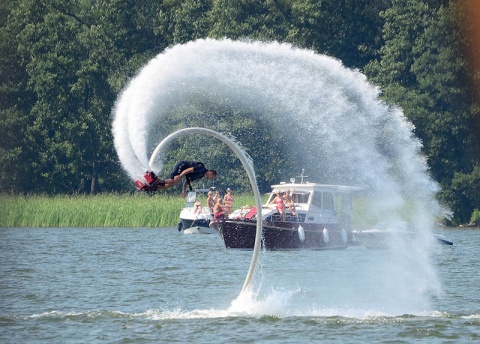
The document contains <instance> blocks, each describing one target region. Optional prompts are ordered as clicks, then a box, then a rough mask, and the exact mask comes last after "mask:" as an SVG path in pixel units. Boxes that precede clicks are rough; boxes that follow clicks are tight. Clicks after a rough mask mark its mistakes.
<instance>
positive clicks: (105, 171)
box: [0, 0, 480, 223]
mask: <svg viewBox="0 0 480 344" xmlns="http://www.w3.org/2000/svg"><path fill="white" fill-rule="evenodd" d="M463 4H464V3H463V2H454V1H447V0H444V1H438V0H392V1H383V0H315V1H313V0H261V1H258V0H255V1H254V0H242V1H225V0H207V1H201V0H185V1H182V0H167V1H151V0H146V1H136V0H72V1H63V0H45V1H38V0H22V1H20V0H11V1H3V2H0V52H1V54H0V134H1V135H0V166H1V170H0V191H4V192H5V191H8V192H15V193H22V192H23V193H26V192H46V193H50V194H56V193H69V194H71V193H76V192H78V193H92V194H95V193H96V192H105V191H122V190H129V189H131V188H132V186H131V184H130V183H129V181H128V180H127V178H126V177H125V175H124V173H123V172H122V170H121V167H120V166H119V165H118V163H117V157H116V154H115V151H114V147H113V140H112V133H111V109H112V107H113V105H114V102H115V99H116V97H117V94H118V92H120V91H121V90H122V89H123V87H124V85H125V84H126V82H128V80H129V79H130V78H131V77H132V76H133V75H135V74H136V73H137V71H138V70H139V68H140V67H141V66H142V65H144V64H145V63H146V62H147V61H148V60H149V59H151V58H152V57H153V56H155V55H156V54H158V53H160V52H162V51H163V50H164V49H166V48H167V47H169V46H172V45H174V44H180V43H185V42H188V41H191V40H195V39H198V38H205V37H212V38H224V37H228V38H231V39H256V40H264V41H272V40H277V41H279V42H289V43H292V44H293V45H296V46H299V47H303V48H309V49H312V50H314V51H316V52H318V53H326V54H329V55H332V56H335V57H337V58H339V59H341V60H342V61H343V63H344V64H345V65H346V66H349V67H355V68H359V69H361V70H364V71H365V73H366V74H367V76H368V77H369V78H370V79H371V80H372V81H374V82H375V83H377V84H378V85H379V86H381V88H382V90H383V97H384V99H385V100H386V101H388V102H391V103H395V104H398V105H399V106H401V107H402V108H403V110H404V113H405V114H406V116H407V117H408V118H409V119H410V120H411V121H412V122H413V124H414V125H415V134H416V135H417V136H418V137H419V138H420V139H421V141H422V143H423V153H424V154H425V156H426V157H427V159H428V164H429V166H430V167H431V173H432V176H433V177H434V178H435V179H436V180H437V181H439V182H440V183H441V185H442V187H443V191H442V193H441V194H440V197H441V199H442V201H444V202H445V203H446V204H447V205H449V206H450V207H451V208H452V210H454V219H453V221H454V222H456V223H462V222H465V221H466V220H468V217H469V216H470V214H471V213H472V212H473V209H478V208H479V204H478V196H477V195H478V194H479V193H478V184H479V183H478V177H477V175H478V168H479V166H480V106H479V104H478V99H476V98H475V94H474V93H473V92H474V90H475V88H474V87H472V85H473V84H474V83H477V84H478V80H480V79H479V75H480V72H479V71H478V70H472V69H469V66H471V64H470V65H469V64H468V63H467V61H466V60H465V58H464V55H463V52H464V51H470V52H472V51H473V50H472V47H475V44H474V43H475V39H476V37H470V36H468V35H464V34H462V33H463V32H465V31H467V32H468V30H469V28H470V27H472V26H475V25H476V23H474V22H473V21H472V19H471V18H470V17H469V16H468V15H465V13H466V12H467V11H466V10H465V8H464V7H462V6H463ZM465 4H468V2H465ZM466 9H467V10H468V8H466ZM462 11H463V12H462ZM459 23H462V24H463V26H464V28H463V29H462V28H460V27H459ZM462 30H465V31H462ZM477 54H478V52H477V51H474V52H473V53H471V55H474V56H477ZM192 101H193V102H195V101H201V100H198V99H192ZM220 105H221V104H210V108H209V110H211V112H210V113H216V112H215V111H216V109H218V108H220ZM181 115H182V114H179V113H177V114H171V116H170V117H169V118H168V119H167V121H168V123H167V124H166V129H167V130H170V131H171V130H175V129H178V128H183V127H186V126H191V125H199V126H207V127H209V128H213V129H216V130H218V131H220V132H224V133H229V134H231V135H233V136H234V137H236V138H237V140H238V141H239V142H240V143H242V142H248V143H249V151H248V152H247V153H249V154H250V155H251V156H252V157H254V162H255V169H256V171H257V175H258V176H261V178H259V183H260V188H261V190H262V191H267V190H269V186H270V184H272V183H276V182H278V181H279V180H281V179H283V180H285V179H286V178H289V177H291V176H289V175H284V173H286V172H289V171H291V170H293V169H294V168H295V167H296V166H303V165H306V163H307V162H306V161H303V160H302V159H305V158H302V156H300V155H299V154H292V152H289V151H288V149H289V145H285V146H281V147H280V146H276V145H275V142H276V141H281V142H288V137H285V136H282V135H284V134H283V133H279V134H278V135H280V137H276V138H275V139H274V138H272V137H271V134H270V131H269V130H267V125H268V124H267V123H262V122H257V121H253V120H252V118H253V116H251V115H252V114H246V113H241V112H240V111H237V110H235V109H232V111H231V112H230V113H226V114H223V117H221V118H220V120H219V121H218V122H212V120H211V119H209V118H208V117H205V116H202V119H198V118H197V117H198V116H193V115H194V114H192V116H191V117H190V120H187V121H185V120H184V119H182V118H184V117H182V116H181ZM217 115H218V111H217ZM307 137H308V136H307ZM194 140H195V145H196V147H198V149H197V150H196V151H192V150H191V149H190V147H191V145H189V143H188V142H186V141H182V140H179V142H177V143H175V145H174V146H172V150H171V151H170V155H169V157H168V161H167V168H170V167H171V165H173V164H174V163H175V162H176V161H178V160H184V159H192V160H203V161H204V162H205V164H206V165H207V166H215V168H217V166H218V169H219V173H220V176H221V178H219V181H218V183H220V184H221V185H228V186H230V187H232V188H235V189H237V190H239V191H240V190H242V188H246V185H247V184H248V183H247V180H246V176H245V173H243V169H242V167H241V165H240V163H239V161H238V160H237V159H236V158H235V157H234V156H233V155H232V154H231V153H230V152H229V150H226V149H225V147H224V146H223V145H219V144H218V142H214V141H212V140H209V139H205V138H200V137H198V138H194ZM305 147H308V142H305ZM259 152H261V154H260V153H259ZM306 153H307V154H304V155H305V156H308V152H306ZM287 157H288V158H287ZM176 191H178V190H170V191H169V193H168V194H170V193H174V192H176Z"/></svg>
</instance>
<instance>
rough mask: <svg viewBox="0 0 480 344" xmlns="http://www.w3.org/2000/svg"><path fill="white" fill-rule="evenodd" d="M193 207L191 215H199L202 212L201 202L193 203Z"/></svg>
mask: <svg viewBox="0 0 480 344" xmlns="http://www.w3.org/2000/svg"><path fill="white" fill-rule="evenodd" d="M193 206H194V207H195V209H194V210H193V213H194V214H196V213H201V212H202V202H200V201H195V203H194V204H193Z"/></svg>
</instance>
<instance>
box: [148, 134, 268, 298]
mask: <svg viewBox="0 0 480 344" xmlns="http://www.w3.org/2000/svg"><path fill="white" fill-rule="evenodd" d="M188 134H206V135H209V136H213V137H215V138H217V139H219V140H220V141H222V142H223V143H225V144H226V145H227V146H228V147H229V148H230V149H231V150H232V151H233V152H234V153H235V155H236V156H237V157H238V158H239V159H240V161H241V162H242V165H243V167H244V168H245V171H246V172H247V175H248V179H249V180H250V185H251V186H252V189H253V194H254V197H255V205H256V206H257V231H256V235H255V245H254V247H253V255H252V260H251V262H250V267H249V269H248V273H247V277H246V278H245V282H244V283H243V287H242V292H244V291H245V290H246V289H247V287H248V285H249V284H250V282H251V280H252V278H253V274H254V271H255V266H256V264H257V260H258V255H259V252H260V246H261V240H262V198H261V197H260V191H259V190H258V186H257V179H256V177H255V171H254V170H253V166H252V165H251V164H250V162H249V161H248V159H247V156H246V155H245V152H244V151H243V150H242V149H240V147H239V146H238V145H237V144H236V143H235V142H233V141H232V140H230V139H229V138H228V137H226V136H225V135H223V134H220V133H218V132H216V131H214V130H211V129H206V128H198V127H194V128H185V129H180V130H177V131H175V132H173V133H172V134H170V135H168V136H167V137H165V138H164V139H163V140H162V142H160V143H159V144H158V146H157V147H156V148H155V150H154V151H153V153H152V155H151V157H150V161H149V165H150V168H151V169H152V170H153V166H154V162H155V160H156V156H157V155H158V154H159V153H160V152H161V151H162V150H164V149H165V147H166V146H167V144H168V143H169V142H170V141H172V140H174V139H175V138H177V137H179V136H182V135H188ZM157 172H158V171H157Z"/></svg>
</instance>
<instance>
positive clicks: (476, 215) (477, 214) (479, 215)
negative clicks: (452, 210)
mask: <svg viewBox="0 0 480 344" xmlns="http://www.w3.org/2000/svg"><path fill="white" fill-rule="evenodd" d="M470 223H476V224H477V225H478V224H479V223H480V210H479V209H475V210H474V211H473V214H472V217H470Z"/></svg>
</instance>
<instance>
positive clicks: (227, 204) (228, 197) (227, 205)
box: [223, 188, 233, 215]
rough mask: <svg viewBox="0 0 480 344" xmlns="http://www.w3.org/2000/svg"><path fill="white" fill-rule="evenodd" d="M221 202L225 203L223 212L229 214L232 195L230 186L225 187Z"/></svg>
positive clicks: (231, 205)
mask: <svg viewBox="0 0 480 344" xmlns="http://www.w3.org/2000/svg"><path fill="white" fill-rule="evenodd" d="M223 202H224V203H225V212H226V213H227V215H230V214H231V213H232V208H233V195H232V190H231V189H230V188H227V193H226V194H225V196H224V197H223Z"/></svg>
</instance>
